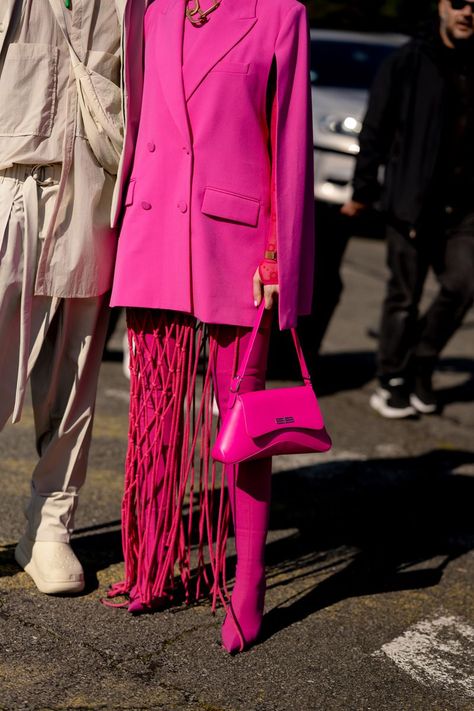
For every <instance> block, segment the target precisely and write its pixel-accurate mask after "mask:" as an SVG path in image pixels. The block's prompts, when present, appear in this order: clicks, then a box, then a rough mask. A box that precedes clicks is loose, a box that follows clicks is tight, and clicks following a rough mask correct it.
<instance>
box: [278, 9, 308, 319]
mask: <svg viewBox="0 0 474 711" xmlns="http://www.w3.org/2000/svg"><path fill="white" fill-rule="evenodd" d="M275 62H276V73H277V79H276V96H275V103H274V107H275V109H274V110H276V130H275V131H274V139H273V140H274V142H275V145H272V156H273V162H274V165H273V170H274V176H275V178H274V180H275V190H274V200H275V202H276V209H275V206H272V209H273V210H274V212H275V214H276V235H277V245H278V246H277V249H278V266H279V283H280V298H279V320H280V328H282V329H283V328H290V327H292V326H296V323H297V318H298V316H299V315H304V314H308V313H310V311H311V301H312V289H313V269H314V197H313V194H314V177H313V137H312V112H311V88H310V83H309V30H308V20H307V15H306V10H305V8H304V6H303V5H301V4H300V3H298V4H295V6H294V7H293V8H292V9H291V10H290V11H289V13H288V14H287V15H286V17H285V18H284V20H283V22H282V25H281V28H280V31H279V34H278V37H277V41H276V45H275Z"/></svg>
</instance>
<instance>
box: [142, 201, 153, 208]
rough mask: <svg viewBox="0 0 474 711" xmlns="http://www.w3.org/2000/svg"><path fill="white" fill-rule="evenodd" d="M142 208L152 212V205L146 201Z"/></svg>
mask: <svg viewBox="0 0 474 711" xmlns="http://www.w3.org/2000/svg"><path fill="white" fill-rule="evenodd" d="M142 208H143V209H144V210H151V204H150V203H149V202H146V201H145V200H144V201H143V202H142Z"/></svg>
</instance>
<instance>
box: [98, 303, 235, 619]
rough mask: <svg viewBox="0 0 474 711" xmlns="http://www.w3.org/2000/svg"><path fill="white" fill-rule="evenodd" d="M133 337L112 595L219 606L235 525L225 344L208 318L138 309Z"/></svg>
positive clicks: (152, 605) (134, 602)
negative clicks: (224, 398) (220, 399)
mask: <svg viewBox="0 0 474 711" xmlns="http://www.w3.org/2000/svg"><path fill="white" fill-rule="evenodd" d="M128 334H129V346H130V374H131V390H130V426H129V446H128V452H127V458H126V472H125V491H124V497H123V502H122V543H123V552H124V558H125V580H124V581H123V582H121V583H118V584H116V585H114V586H112V588H111V589H110V590H109V592H108V597H109V598H114V597H116V596H118V595H125V596H127V598H128V601H127V602H125V603H121V604H120V603H119V604H118V605H117V606H127V607H128V609H129V610H130V611H131V612H140V611H147V610H152V609H156V608H158V607H161V606H163V605H165V604H167V603H169V602H170V601H171V600H173V599H175V596H176V593H177V592H178V590H177V588H178V587H182V592H183V593H184V599H185V601H186V602H187V603H190V602H193V601H195V600H198V599H199V598H200V597H202V596H203V595H205V594H210V596H211V600H212V609H213V610H215V608H216V605H217V603H218V601H219V600H220V601H221V602H222V603H223V604H224V605H226V599H227V598H228V593H227V587H226V574H225V558H226V543H227V537H228V527H229V522H230V507H229V502H228V498H227V496H226V488H225V486H224V480H223V479H224V473H223V467H222V466H221V465H217V464H216V463H215V462H213V461H212V458H211V442H212V439H213V412H212V410H213V401H214V394H213V387H212V363H213V358H214V355H215V350H216V348H217V343H216V341H215V340H214V339H212V338H211V339H209V338H208V334H207V331H206V329H205V327H204V326H203V325H202V324H196V320H195V319H193V318H192V317H190V316H187V315H185V314H179V313H176V312H163V311H160V312H155V311H151V310H145V309H131V310H129V312H128ZM206 350H208V351H209V352H208V354H206ZM206 356H207V357H206ZM201 363H202V364H203V367H202V369H200V364H201ZM179 583H180V584H179ZM179 597H181V595H179ZM109 604H111V605H112V606H115V604H116V603H109Z"/></svg>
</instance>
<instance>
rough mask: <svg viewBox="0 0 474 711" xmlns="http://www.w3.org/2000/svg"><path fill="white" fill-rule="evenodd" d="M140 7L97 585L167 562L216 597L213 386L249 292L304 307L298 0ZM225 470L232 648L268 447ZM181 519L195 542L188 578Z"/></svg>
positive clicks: (246, 636) (239, 346) (254, 632)
mask: <svg viewBox="0 0 474 711" xmlns="http://www.w3.org/2000/svg"><path fill="white" fill-rule="evenodd" d="M142 16H143V3H140V2H134V0H129V1H128V6H127V8H126V11H125V37H124V51H125V92H124V96H125V101H124V104H125V113H126V119H127V126H126V135H125V147H124V153H123V156H122V162H121V167H120V172H119V178H118V181H117V189H116V200H115V207H114V217H113V219H114V221H117V220H118V219H121V220H122V224H121V234H120V240H119V246H118V255H117V263H116V270H115V278H114V286H113V293H112V305H114V306H126V307H127V308H128V327H129V342H130V358H131V361H130V362H131V395H132V397H131V410H130V436H129V449H128V455H127V465H126V486H125V497H124V504H123V519H124V529H123V530H124V533H123V543H124V553H125V561H126V571H127V573H126V580H125V582H124V583H123V584H121V585H120V586H116V587H115V588H114V590H113V591H112V593H111V594H117V593H126V594H127V595H128V596H129V600H130V601H129V605H128V607H129V609H130V610H131V611H135V612H137V611H143V610H148V609H153V608H156V607H157V606H159V605H161V604H163V602H165V601H166V600H167V599H169V598H170V596H171V595H172V589H173V580H174V576H175V573H176V570H179V573H180V576H181V579H182V581H183V583H184V588H185V591H186V598H187V599H190V598H191V597H192V596H198V595H200V594H201V592H202V589H203V587H202V586H203V584H204V582H207V583H208V584H209V586H210V587H211V588H212V590H213V593H214V601H215V599H216V596H217V595H218V594H219V593H220V591H221V586H220V581H221V580H222V578H223V566H224V545H225V531H226V523H227V519H226V507H225V505H224V504H223V502H222V501H221V503H220V505H219V506H217V504H216V505H215V504H214V498H213V497H212V496H211V494H212V489H213V488H214V487H215V483H216V472H215V466H213V465H212V463H210V462H209V447H210V437H211V430H212V413H211V407H212V396H211V387H213V392H214V395H215V398H216V400H217V405H218V408H219V412H220V415H221V416H222V415H223V414H224V413H225V409H226V402H227V392H228V389H229V384H230V379H231V377H232V375H233V373H234V372H235V369H236V367H237V366H238V364H239V359H240V358H241V357H242V355H243V353H244V351H245V346H246V343H247V340H248V336H249V327H251V326H252V325H253V324H254V321H255V317H256V310H255V307H256V305H258V304H259V302H260V300H261V298H265V301H266V306H267V308H268V309H270V308H271V307H272V304H273V302H274V301H278V310H279V323H280V327H281V328H289V327H291V326H294V325H296V322H297V318H298V316H299V315H303V314H307V313H309V311H310V304H311V293H312V265H313V240H314V232H313V220H312V218H313V178H312V154H313V144H312V135H311V103H310V90H309V68H308V28H307V17H306V12H305V8H304V6H303V5H302V4H301V3H300V2H298V1H297V0H239V1H238V2H235V1H234V0H221V1H220V2H219V1H217V2H214V0H189V2H186V0H155V2H152V3H150V4H149V6H148V9H147V11H146V14H145V17H144V22H142ZM142 48H143V61H142V58H141V52H142ZM142 66H143V70H142ZM277 295H278V299H277V298H276V297H277ZM198 324H201V325H198ZM202 324H205V325H206V326H205V327H203V326H202ZM267 326H268V324H267ZM268 336H269V328H268V327H267V328H264V329H262V330H261V332H260V334H259V339H258V343H257V348H255V349H254V351H253V356H252V362H251V364H250V367H249V369H248V370H247V377H246V379H245V380H246V382H245V383H244V388H245V389H247V390H252V389H256V388H261V387H264V382H265V370H266V358H267V349H268ZM206 341H207V342H208V344H207V347H208V365H207V367H206V368H205V372H204V375H203V382H202V390H201V387H199V388H198V394H199V399H200V406H199V407H197V406H196V405H193V402H194V397H193V396H194V392H195V390H196V383H197V376H196V373H197V368H198V358H199V355H200V353H202V349H203V347H204V344H205V342H206ZM198 440H200V441H201V447H200V459H199V461H198V462H197V457H196V456H195V452H196V451H197V449H198V448H199V447H198ZM196 462H197V463H196ZM225 474H226V478H227V489H228V491H229V499H230V505H231V509H232V515H233V521H234V531H235V537H236V549H237V571H236V581H235V585H234V589H233V593H232V597H231V600H230V602H229V603H228V604H227V605H226V607H227V615H226V619H225V621H224V625H223V629H222V640H223V645H224V647H225V648H226V649H227V650H228V651H230V652H236V651H240V650H242V649H243V648H244V647H246V646H248V645H250V644H252V643H253V642H254V641H255V639H256V638H257V637H258V634H259V630H260V626H261V620H262V615H263V602H264V591H265V571H264V547H265V539H266V534H267V528H268V512H269V503H270V478H271V461H270V460H261V461H259V462H257V463H247V464H241V465H239V466H238V467H227V471H226V472H225ZM221 490H222V491H223V487H221ZM183 507H184V508H186V510H187V517H183V515H182V513H183ZM216 526H217V534H216V536H214V528H215V527H216ZM194 529H196V530H197V534H198V539H199V542H200V543H199V545H198V549H197V553H196V560H195V561H194V562H193V566H194V577H192V576H191V573H190V570H191V563H192V558H191V557H190V550H191V543H190V541H191V537H192V534H193V530H194ZM215 538H217V540H215ZM204 542H206V543H207V545H208V547H209V557H210V560H211V567H210V570H209V569H208V568H206V567H205V565H204V563H203V560H204ZM176 565H177V566H178V568H176Z"/></svg>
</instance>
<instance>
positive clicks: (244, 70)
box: [212, 62, 250, 74]
mask: <svg viewBox="0 0 474 711" xmlns="http://www.w3.org/2000/svg"><path fill="white" fill-rule="evenodd" d="M249 67H250V64H243V63H242V62H218V64H216V66H215V67H214V68H213V70H212V71H213V72H229V73H230V74H248V72H249Z"/></svg>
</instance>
